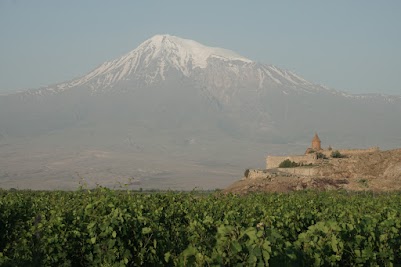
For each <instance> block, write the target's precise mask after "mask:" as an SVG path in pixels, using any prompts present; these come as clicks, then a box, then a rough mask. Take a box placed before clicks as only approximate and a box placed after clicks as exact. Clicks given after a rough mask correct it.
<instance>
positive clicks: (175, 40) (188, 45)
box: [134, 34, 252, 68]
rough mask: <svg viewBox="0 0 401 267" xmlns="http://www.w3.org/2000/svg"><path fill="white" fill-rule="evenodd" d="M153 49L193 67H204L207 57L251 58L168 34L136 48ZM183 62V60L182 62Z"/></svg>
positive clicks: (158, 54) (157, 36)
mask: <svg viewBox="0 0 401 267" xmlns="http://www.w3.org/2000/svg"><path fill="white" fill-rule="evenodd" d="M142 49H153V50H154V51H153V53H154V56H155V57H156V56H160V55H166V56H168V57H171V55H174V56H177V57H178V58H179V59H181V60H183V61H191V65H192V67H193V68H195V67H199V68H206V66H207V60H208V59H209V58H211V57H212V58H213V57H214V58H220V59H222V60H240V61H243V62H247V63H250V62H252V60H250V59H248V58H245V57H243V56H240V55H239V54H237V53H235V52H233V51H231V50H228V49H223V48H219V47H209V46H205V45H203V44H200V43H198V42H196V41H193V40H189V39H184V38H180V37H177V36H173V35H169V34H158V35H155V36H153V37H151V38H150V39H148V40H146V41H145V42H143V43H142V44H141V45H140V46H139V47H138V48H137V49H135V50H142ZM135 50H134V51H135ZM182 63H183V62H182Z"/></svg>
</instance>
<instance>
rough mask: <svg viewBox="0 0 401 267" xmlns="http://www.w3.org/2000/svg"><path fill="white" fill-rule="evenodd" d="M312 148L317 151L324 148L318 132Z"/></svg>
mask: <svg viewBox="0 0 401 267" xmlns="http://www.w3.org/2000/svg"><path fill="white" fill-rule="evenodd" d="M312 149H313V150H315V151H318V150H322V147H321V141H320V138H319V136H318V135H317V133H315V136H314V137H313V139H312Z"/></svg>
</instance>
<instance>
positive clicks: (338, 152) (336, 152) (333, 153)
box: [331, 150, 345, 158]
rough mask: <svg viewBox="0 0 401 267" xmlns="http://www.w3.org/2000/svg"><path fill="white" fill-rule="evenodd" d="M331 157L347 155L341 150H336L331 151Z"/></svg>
mask: <svg viewBox="0 0 401 267" xmlns="http://www.w3.org/2000/svg"><path fill="white" fill-rule="evenodd" d="M331 157H332V158H344V157H345V156H344V155H343V154H341V153H340V151H338V150H335V151H333V152H331Z"/></svg>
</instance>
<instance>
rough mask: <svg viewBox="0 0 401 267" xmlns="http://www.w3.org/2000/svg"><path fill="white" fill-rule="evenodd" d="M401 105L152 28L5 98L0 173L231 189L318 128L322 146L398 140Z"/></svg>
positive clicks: (303, 143)
mask: <svg viewBox="0 0 401 267" xmlns="http://www.w3.org/2000/svg"><path fill="white" fill-rule="evenodd" d="M77 64H78V63H77ZM400 114H401V97H400V96H387V95H380V94H370V95H353V94H348V93H345V92H341V91H337V90H333V89H329V88H327V87H325V86H322V85H318V84H314V83H312V82H309V81H306V80H305V79H303V78H302V77H300V76H299V75H297V74H295V73H293V72H291V71H288V70H283V69H280V68H278V67H275V66H273V65H266V64H262V63H258V62H254V61H252V60H250V59H247V58H245V57H242V56H241V55H238V54H237V53H235V52H233V51H230V50H226V49H221V48H214V47H207V46H204V45H202V44H199V43H197V42H195V41H192V40H186V39H182V38H179V37H175V36H171V35H156V36H154V37H152V38H150V39H148V40H146V41H145V42H143V43H142V44H140V45H139V46H138V47H137V48H136V49H134V50H132V51H131V52H129V53H127V54H125V55H123V56H122V57H120V58H118V59H115V60H112V61H108V62H105V63H103V64H102V65H100V66H99V67H97V68H96V69H94V70H93V71H91V72H89V73H88V74H86V75H84V76H82V77H80V78H77V79H74V80H72V81H68V82H64V83H60V84H56V85H52V86H48V87H45V88H39V89H34V90H28V91H24V92H18V93H14V94H9V95H3V96H0V148H1V150H0V181H1V184H2V187H5V188H10V187H19V188H32V189H53V188H74V187H75V188H76V187H77V181H78V179H80V177H82V178H84V179H85V180H86V182H87V183H88V184H89V186H92V185H94V184H96V183H98V184H102V185H106V186H112V185H115V184H116V183H118V182H122V183H128V184H129V186H132V187H133V188H135V187H137V188H139V187H142V188H163V189H165V188H171V189H192V188H194V187H196V186H198V187H201V188H206V189H207V188H218V187H224V186H227V185H228V184H230V183H231V182H232V181H234V180H236V179H237V178H238V177H239V176H241V172H242V171H243V170H244V169H246V168H248V167H263V166H264V163H263V158H264V157H265V155H266V154H270V153H274V154H280V153H282V154H285V153H287V152H289V151H290V152H291V153H296V152H298V153H303V151H304V150H305V149H306V147H307V146H308V144H309V141H310V138H311V137H312V136H313V133H314V132H315V131H318V132H319V135H320V136H321V138H322V141H323V145H326V146H328V145H332V146H333V147H367V146H374V145H378V146H380V147H382V148H393V147H397V146H399V144H400V143H401V118H400ZM127 180H129V182H126V181H127Z"/></svg>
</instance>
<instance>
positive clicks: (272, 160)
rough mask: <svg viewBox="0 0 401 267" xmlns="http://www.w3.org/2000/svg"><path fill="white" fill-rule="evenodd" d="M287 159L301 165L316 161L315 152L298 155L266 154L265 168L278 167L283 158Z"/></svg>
mask: <svg viewBox="0 0 401 267" xmlns="http://www.w3.org/2000/svg"><path fill="white" fill-rule="evenodd" d="M286 159H289V160H290V161H294V162H296V163H299V164H301V165H308V164H314V163H316V160H317V156H316V154H307V155H300V156H295V155H294V156H267V158H266V169H273V168H278V167H279V165H280V163H281V162H283V161H284V160H286Z"/></svg>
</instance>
